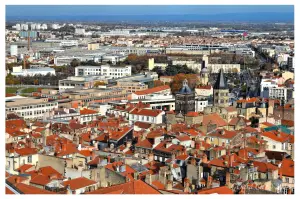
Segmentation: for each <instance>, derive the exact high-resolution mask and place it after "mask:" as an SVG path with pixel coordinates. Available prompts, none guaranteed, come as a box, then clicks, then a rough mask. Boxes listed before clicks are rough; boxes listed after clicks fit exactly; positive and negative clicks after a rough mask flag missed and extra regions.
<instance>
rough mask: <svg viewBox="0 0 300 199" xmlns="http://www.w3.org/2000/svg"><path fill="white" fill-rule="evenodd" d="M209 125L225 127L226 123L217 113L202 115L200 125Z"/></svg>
mask: <svg viewBox="0 0 300 199" xmlns="http://www.w3.org/2000/svg"><path fill="white" fill-rule="evenodd" d="M209 123H212V124H217V126H218V127H222V126H226V125H227V123H226V121H225V120H224V119H222V118H221V117H220V116H219V115H218V114H217V113H212V114H208V115H203V121H202V125H203V126H206V125H208V124H209Z"/></svg>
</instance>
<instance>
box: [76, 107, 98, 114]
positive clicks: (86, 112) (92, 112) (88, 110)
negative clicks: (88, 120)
mask: <svg viewBox="0 0 300 199" xmlns="http://www.w3.org/2000/svg"><path fill="white" fill-rule="evenodd" d="M96 113H98V111H95V110H91V109H86V108H84V109H82V110H80V115H90V114H96Z"/></svg>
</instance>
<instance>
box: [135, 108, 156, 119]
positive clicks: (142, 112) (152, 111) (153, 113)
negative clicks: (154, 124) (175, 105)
mask: <svg viewBox="0 0 300 199" xmlns="http://www.w3.org/2000/svg"><path fill="white" fill-rule="evenodd" d="M160 113H162V110H158V109H139V108H136V109H134V110H133V111H131V112H130V114H133V115H143V116H151V117H157V116H158V115H159V114H160Z"/></svg>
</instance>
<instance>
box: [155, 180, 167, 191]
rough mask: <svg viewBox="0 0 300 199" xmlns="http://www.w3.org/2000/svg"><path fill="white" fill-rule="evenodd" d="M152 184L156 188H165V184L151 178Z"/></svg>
mask: <svg viewBox="0 0 300 199" xmlns="http://www.w3.org/2000/svg"><path fill="white" fill-rule="evenodd" d="M152 186H154V187H155V188H156V189H165V185H164V184H163V183H161V182H160V181H159V180H153V181H152Z"/></svg>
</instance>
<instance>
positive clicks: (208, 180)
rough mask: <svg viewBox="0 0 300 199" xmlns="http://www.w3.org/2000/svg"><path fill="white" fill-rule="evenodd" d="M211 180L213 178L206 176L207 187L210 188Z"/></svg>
mask: <svg viewBox="0 0 300 199" xmlns="http://www.w3.org/2000/svg"><path fill="white" fill-rule="evenodd" d="M212 180H213V179H212V177H211V176H208V177H207V185H206V186H207V188H211V186H212Z"/></svg>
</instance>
